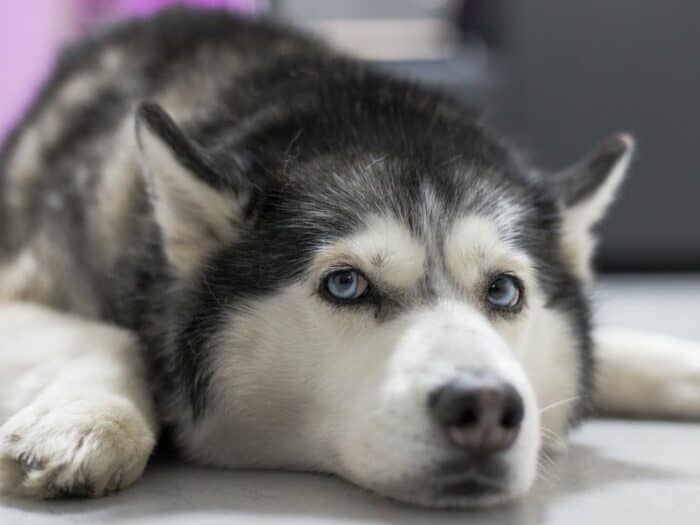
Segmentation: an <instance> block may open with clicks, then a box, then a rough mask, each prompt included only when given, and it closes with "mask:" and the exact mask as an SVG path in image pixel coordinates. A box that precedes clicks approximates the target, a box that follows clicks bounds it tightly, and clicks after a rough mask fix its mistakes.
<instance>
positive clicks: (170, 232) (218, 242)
mask: <svg viewBox="0 0 700 525" xmlns="http://www.w3.org/2000/svg"><path fill="white" fill-rule="evenodd" d="M136 137H137V141H138V144H139V150H140V156H141V161H142V165H143V169H142V171H143V174H144V177H145V179H146V187H147V191H148V195H149V199H150V201H151V204H152V209H153V213H154V218H155V220H156V222H157V223H158V226H159V227H160V231H161V236H162V239H163V246H164V250H165V255H166V257H167V258H168V261H169V262H170V264H171V265H172V267H173V268H174V269H175V271H176V272H177V273H178V274H179V275H183V276H185V275H189V274H191V273H192V272H193V271H194V270H196V269H197V268H198V266H199V265H200V264H201V263H202V262H203V260H204V259H205V258H206V257H207V256H208V255H210V254H211V253H212V252H213V251H215V250H216V249H217V247H220V246H223V245H225V244H226V243H229V242H231V241H232V240H233V238H234V236H235V234H236V230H237V228H236V226H237V223H239V222H240V220H241V219H242V214H243V209H244V208H245V204H246V201H247V198H248V195H247V194H246V192H244V191H242V189H241V188H240V187H236V186H237V184H235V182H234V181H233V179H232V177H231V174H228V177H225V176H222V174H219V173H217V172H216V170H215V169H214V168H213V167H212V165H211V163H210V162H208V159H207V158H206V156H205V155H204V154H203V152H202V151H201V150H200V148H199V147H198V146H197V145H196V144H195V143H193V142H192V141H191V140H190V139H188V138H187V137H186V136H185V134H184V133H183V132H182V130H180V128H178V126H177V124H175V122H174V121H173V119H172V118H171V117H170V116H169V115H168V114H167V113H166V112H165V111H164V110H163V109H162V108H161V107H160V106H159V105H158V104H155V103H151V102H144V103H142V104H141V105H140V106H139V108H138V110H137V113H136Z"/></svg>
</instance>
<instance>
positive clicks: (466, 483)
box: [436, 475, 508, 501]
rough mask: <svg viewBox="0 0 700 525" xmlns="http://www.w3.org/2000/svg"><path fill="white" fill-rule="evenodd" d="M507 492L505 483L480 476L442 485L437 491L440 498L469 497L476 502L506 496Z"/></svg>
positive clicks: (467, 477)
mask: <svg viewBox="0 0 700 525" xmlns="http://www.w3.org/2000/svg"><path fill="white" fill-rule="evenodd" d="M507 492H508V489H507V488H506V486H505V485H504V484H503V483H501V482H499V481H497V480H492V479H488V478H484V477H482V476H478V475H472V476H466V477H464V479H461V480H459V481H452V482H449V483H443V484H440V485H438V487H437V490H436V494H437V496H438V497H439V498H450V499H452V498H464V497H468V498H469V499H472V500H474V501H478V500H479V499H481V498H484V497H488V496H490V497H492V496H500V495H505V494H506V493H507Z"/></svg>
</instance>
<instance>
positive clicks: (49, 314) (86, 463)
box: [0, 303, 157, 498]
mask: <svg viewBox="0 0 700 525" xmlns="http://www.w3.org/2000/svg"><path fill="white" fill-rule="evenodd" d="M144 374H145V371H144V369H143V365H142V363H141V360H140V356H139V354H138V349H137V344H136V341H135V339H134V338H133V337H132V336H131V334H129V333H128V332H126V331H124V330H120V329H118V328H114V327H111V326H108V325H105V324H101V323H97V322H93V321H89V320H85V319H81V318H78V317H74V316H70V315H66V314H60V313H57V312H55V311H52V310H50V309H48V308H45V307H42V306H38V305H31V304H28V303H4V304H2V305H0V376H1V380H0V422H1V423H2V426H0V493H9V494H18V495H23V496H34V497H39V498H46V497H52V496H56V495H59V494H61V493H64V492H69V491H71V492H83V491H84V492H86V493H87V494H90V495H102V494H104V493H106V492H109V491H112V490H116V489H118V488H121V487H125V486H128V485H130V484H131V483H133V482H134V481H135V480H136V479H137V478H138V477H139V476H140V475H141V473H142V471H143V469H144V467H145V465H146V461H147V460H148V457H149V456H150V454H151V451H152V449H153V446H154V444H155V437H156V432H157V423H156V416H155V413H154V409H153V406H152V402H151V399H150V397H149V393H148V389H147V387H146V382H145V377H144Z"/></svg>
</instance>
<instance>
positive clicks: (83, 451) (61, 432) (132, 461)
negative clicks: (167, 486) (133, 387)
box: [0, 401, 155, 498]
mask: <svg viewBox="0 0 700 525" xmlns="http://www.w3.org/2000/svg"><path fill="white" fill-rule="evenodd" d="M154 445H155V436H154V434H153V432H152V430H151V429H150V428H149V426H148V424H147V423H146V421H145V419H144V418H143V417H142V416H141V415H140V413H139V412H138V411H137V410H136V409H135V408H134V407H133V406H131V405H128V404H121V403H120V402H107V403H95V402H88V403H86V402H80V401H74V402H69V403H65V404H53V403H52V404H51V406H41V405H38V406H37V405H30V406H28V407H27V408H25V409H23V410H21V411H20V412H18V413H17V414H15V415H14V416H13V417H12V418H11V419H9V420H8V421H7V422H6V423H5V424H4V425H3V426H2V427H0V493H4V494H9V495H16V496H26V497H35V498H53V497H57V496H64V495H74V496H91V497H97V496H102V495H105V494H107V493H110V492H113V491H116V490H119V489H121V488H123V487H126V486H128V485H130V484H131V483H133V482H134V481H136V480H137V479H138V478H139V477H140V476H141V474H142V473H143V470H144V468H145V466H146V463H147V461H148V458H149V456H150V455H151V452H152V451H153V447H154Z"/></svg>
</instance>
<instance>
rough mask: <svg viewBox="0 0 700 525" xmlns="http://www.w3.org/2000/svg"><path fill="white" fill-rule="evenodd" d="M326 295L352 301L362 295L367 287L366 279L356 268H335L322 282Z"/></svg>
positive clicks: (341, 300)
mask: <svg viewBox="0 0 700 525" xmlns="http://www.w3.org/2000/svg"><path fill="white" fill-rule="evenodd" d="M323 288H324V291H325V292H326V295H327V296H329V297H330V298H331V299H333V300H336V301H340V302H352V301H355V300H357V299H360V298H361V297H363V296H364V295H365V294H366V293H367V290H368V289H369V283H368V282H367V279H365V277H364V276H363V275H362V274H361V273H360V272H358V271H357V270H353V269H347V270H337V271H335V272H333V273H330V274H328V275H327V276H326V278H325V280H324V282H323Z"/></svg>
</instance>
